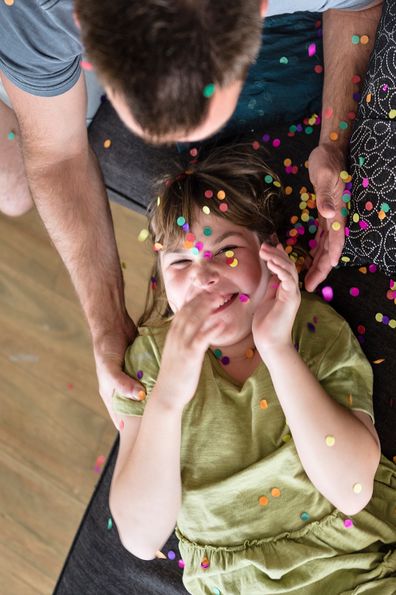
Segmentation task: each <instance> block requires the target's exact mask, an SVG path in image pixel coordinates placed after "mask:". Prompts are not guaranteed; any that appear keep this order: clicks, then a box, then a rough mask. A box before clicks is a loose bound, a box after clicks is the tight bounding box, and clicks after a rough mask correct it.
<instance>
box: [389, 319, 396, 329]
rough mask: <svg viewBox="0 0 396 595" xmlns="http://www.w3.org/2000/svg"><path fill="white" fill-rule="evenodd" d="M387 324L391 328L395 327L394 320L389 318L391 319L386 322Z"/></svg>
mask: <svg viewBox="0 0 396 595" xmlns="http://www.w3.org/2000/svg"><path fill="white" fill-rule="evenodd" d="M388 326H390V327H391V328H396V320H394V319H393V318H391V320H390V321H389V322H388Z"/></svg>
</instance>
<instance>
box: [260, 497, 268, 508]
mask: <svg viewBox="0 0 396 595" xmlns="http://www.w3.org/2000/svg"><path fill="white" fill-rule="evenodd" d="M268 502H269V499H268V498H267V496H260V498H259V504H260V506H267V504H268Z"/></svg>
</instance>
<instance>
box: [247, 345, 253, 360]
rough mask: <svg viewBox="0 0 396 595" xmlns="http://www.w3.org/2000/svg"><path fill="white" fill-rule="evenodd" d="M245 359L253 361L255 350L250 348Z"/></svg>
mask: <svg viewBox="0 0 396 595" xmlns="http://www.w3.org/2000/svg"><path fill="white" fill-rule="evenodd" d="M245 357H246V358H247V359H252V358H253V357H254V349H252V348H251V347H249V349H247V350H246V352H245Z"/></svg>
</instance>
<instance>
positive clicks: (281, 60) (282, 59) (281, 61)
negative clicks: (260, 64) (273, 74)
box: [279, 56, 289, 64]
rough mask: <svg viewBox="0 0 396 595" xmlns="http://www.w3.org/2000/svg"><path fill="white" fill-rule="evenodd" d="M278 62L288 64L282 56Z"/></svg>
mask: <svg viewBox="0 0 396 595" xmlns="http://www.w3.org/2000/svg"><path fill="white" fill-rule="evenodd" d="M279 62H280V63H281V64H288V63H289V60H288V59H287V58H286V56H282V58H281V59H280V60H279Z"/></svg>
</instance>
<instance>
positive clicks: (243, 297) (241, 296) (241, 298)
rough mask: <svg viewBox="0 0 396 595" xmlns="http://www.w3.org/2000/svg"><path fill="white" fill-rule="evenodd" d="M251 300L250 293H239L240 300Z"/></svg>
mask: <svg viewBox="0 0 396 595" xmlns="http://www.w3.org/2000/svg"><path fill="white" fill-rule="evenodd" d="M249 300H250V297H249V296H248V294H247V293H240V294H239V301H240V302H243V303H246V302H248V301H249Z"/></svg>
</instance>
